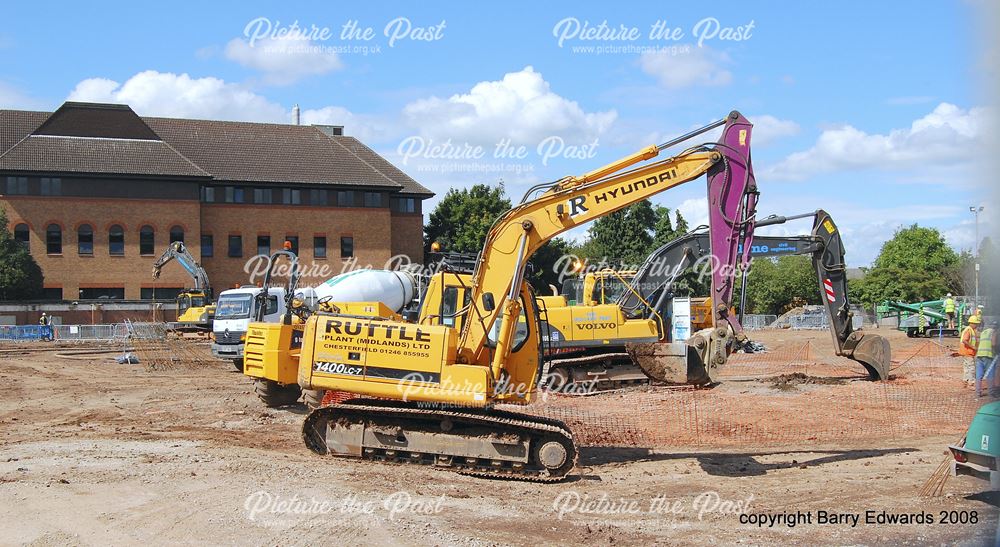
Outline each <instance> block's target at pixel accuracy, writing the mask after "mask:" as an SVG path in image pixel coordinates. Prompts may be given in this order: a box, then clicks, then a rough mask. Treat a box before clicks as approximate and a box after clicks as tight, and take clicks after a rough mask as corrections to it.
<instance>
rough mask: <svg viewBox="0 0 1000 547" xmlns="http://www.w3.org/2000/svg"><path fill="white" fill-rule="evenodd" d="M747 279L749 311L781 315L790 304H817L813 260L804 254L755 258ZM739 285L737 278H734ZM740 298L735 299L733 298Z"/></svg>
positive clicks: (817, 296) (817, 292) (818, 300)
mask: <svg viewBox="0 0 1000 547" xmlns="http://www.w3.org/2000/svg"><path fill="white" fill-rule="evenodd" d="M748 275H749V277H748V280H747V311H748V312H749V313H770V314H775V315H778V314H781V313H783V312H784V311H786V310H787V309H789V308H790V307H791V306H792V305H794V304H796V303H799V302H805V303H806V304H819V303H820V299H819V287H817V285H816V272H815V271H814V270H813V266H812V260H811V259H810V257H807V256H782V257H779V258H778V259H777V260H773V259H763V260H754V262H753V266H752V267H751V268H750V273H749V274H748ZM736 282H737V286H739V279H737V280H736ZM734 300H735V301H739V299H738V298H734Z"/></svg>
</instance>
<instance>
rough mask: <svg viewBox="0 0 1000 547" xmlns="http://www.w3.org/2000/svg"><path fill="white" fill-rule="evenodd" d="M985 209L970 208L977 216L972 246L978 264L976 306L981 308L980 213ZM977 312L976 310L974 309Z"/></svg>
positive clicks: (981, 207) (980, 207)
mask: <svg viewBox="0 0 1000 547" xmlns="http://www.w3.org/2000/svg"><path fill="white" fill-rule="evenodd" d="M983 209H984V207H983V206H982V205H980V206H979V207H976V206H972V207H969V211H971V212H972V214H973V215H975V216H976V241H975V242H974V243H973V244H972V252H973V253H974V255H975V263H976V300H975V304H973V305H974V306H977V307H978V306H979V213H982V212H983ZM973 310H975V308H973Z"/></svg>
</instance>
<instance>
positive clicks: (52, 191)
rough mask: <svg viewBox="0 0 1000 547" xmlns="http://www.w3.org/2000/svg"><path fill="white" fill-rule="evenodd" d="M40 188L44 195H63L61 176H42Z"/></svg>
mask: <svg viewBox="0 0 1000 547" xmlns="http://www.w3.org/2000/svg"><path fill="white" fill-rule="evenodd" d="M39 190H40V191H41V195H43V196H61V195H62V179H61V178H59V177H42V178H41V184H40V187H39Z"/></svg>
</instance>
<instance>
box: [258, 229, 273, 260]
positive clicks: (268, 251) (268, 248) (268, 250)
mask: <svg viewBox="0 0 1000 547" xmlns="http://www.w3.org/2000/svg"><path fill="white" fill-rule="evenodd" d="M262 239H266V240H267V241H266V243H265V245H266V248H264V252H261V248H263V247H262V246H261V240H262ZM257 254H258V255H264V256H271V236H270V234H267V235H258V236H257Z"/></svg>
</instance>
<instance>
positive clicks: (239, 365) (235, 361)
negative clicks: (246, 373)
mask: <svg viewBox="0 0 1000 547" xmlns="http://www.w3.org/2000/svg"><path fill="white" fill-rule="evenodd" d="M233 366H234V367H236V370H238V371H240V372H243V359H233Z"/></svg>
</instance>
